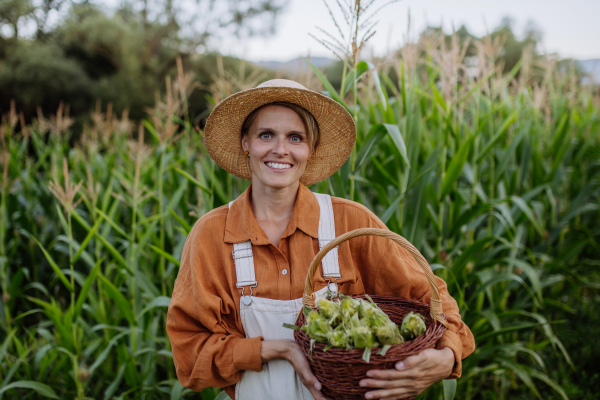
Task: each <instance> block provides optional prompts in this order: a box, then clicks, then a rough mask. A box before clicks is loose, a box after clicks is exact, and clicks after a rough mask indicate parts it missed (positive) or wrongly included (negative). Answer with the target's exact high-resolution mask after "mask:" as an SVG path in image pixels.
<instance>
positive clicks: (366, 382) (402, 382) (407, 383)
mask: <svg viewBox="0 0 600 400" xmlns="http://www.w3.org/2000/svg"><path fill="white" fill-rule="evenodd" d="M414 382H415V381H414V379H383V380H379V379H362V380H361V381H360V382H359V385H360V386H361V387H370V388H381V389H387V388H399V387H411V386H414Z"/></svg>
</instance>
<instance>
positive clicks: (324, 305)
mask: <svg viewBox="0 0 600 400" xmlns="http://www.w3.org/2000/svg"><path fill="white" fill-rule="evenodd" d="M318 306H319V314H321V315H322V316H323V317H325V318H327V319H328V320H329V324H330V325H334V324H335V323H336V322H339V321H337V320H338V319H341V316H342V311H341V305H340V303H339V302H337V301H331V300H327V299H326V298H322V299H320V300H319V302H318Z"/></svg>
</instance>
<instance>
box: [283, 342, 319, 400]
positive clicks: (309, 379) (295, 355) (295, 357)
mask: <svg viewBox="0 0 600 400" xmlns="http://www.w3.org/2000/svg"><path fill="white" fill-rule="evenodd" d="M289 362H290V363H291V364H292V367H294V370H295V371H296V374H298V377H299V378H300V381H301V382H302V384H303V385H304V386H305V387H306V388H307V389H308V391H309V392H310V394H312V395H313V397H314V398H315V400H327V399H326V398H325V396H323V394H322V393H321V383H320V382H319V380H318V379H317V377H316V376H315V375H314V374H313V373H312V370H311V369H310V364H309V363H308V360H307V359H306V356H305V355H304V352H303V351H302V350H301V349H300V348H299V347H297V346H295V347H293V350H292V353H291V355H290V358H289Z"/></svg>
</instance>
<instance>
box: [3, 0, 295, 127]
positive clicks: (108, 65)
mask: <svg viewBox="0 0 600 400" xmlns="http://www.w3.org/2000/svg"><path fill="white" fill-rule="evenodd" d="M29 1H30V0H0V16H1V17H0V18H2V19H0V25H2V24H4V25H9V26H11V27H13V30H14V32H15V34H14V36H13V37H12V38H11V39H10V42H11V43H9V41H8V40H4V39H3V38H2V37H0V87H1V88H2V90H0V110H4V109H8V107H9V104H10V101H11V100H12V99H15V100H16V102H17V107H18V109H19V110H21V111H23V112H24V113H25V115H26V117H27V116H32V115H35V114H36V108H37V107H38V106H41V107H42V109H43V111H44V112H45V113H50V112H54V111H55V110H56V109H57V107H58V104H59V102H60V101H61V100H62V101H65V102H66V103H69V104H70V106H71V112H72V113H73V114H74V115H75V116H77V115H80V116H87V113H88V111H89V110H91V109H92V108H94V104H95V103H96V100H100V101H101V102H102V103H103V104H106V103H108V102H110V103H113V106H114V110H115V111H117V112H120V111H122V110H123V109H125V108H128V109H130V111H131V112H130V116H131V117H132V118H141V117H143V116H144V109H145V108H146V107H148V106H151V105H152V104H153V103H154V98H155V96H154V95H155V92H156V91H157V90H160V89H162V88H163V87H164V82H165V77H166V76H167V75H169V74H173V73H174V71H175V69H176V61H175V60H176V58H177V57H178V56H181V57H182V58H183V60H184V62H185V63H186V68H187V69H188V70H190V69H191V70H192V71H193V70H194V68H195V66H196V68H197V69H198V70H203V69H202V68H201V67H200V66H199V65H197V64H198V62H202V61H198V60H202V58H198V57H196V56H197V55H198V54H199V53H206V52H207V49H210V48H211V47H215V45H216V44H217V43H218V38H219V37H220V35H223V34H225V33H227V34H237V35H240V36H242V35H243V36H249V35H267V34H270V33H272V32H273V29H274V26H275V25H274V23H273V19H274V18H276V16H277V15H278V13H279V12H280V11H281V9H282V8H283V6H284V5H285V3H286V2H287V0H220V1H216V0H195V3H192V4H193V7H192V8H191V9H189V4H188V3H185V2H183V0H158V1H156V2H154V1H153V2H150V1H148V0H133V1H130V2H125V3H123V4H122V5H121V6H120V7H119V8H118V9H116V10H114V11H113V12H110V13H109V12H106V11H104V10H103V9H101V8H100V7H98V6H95V5H94V4H92V3H90V2H82V3H79V4H78V3H65V1H66V0H40V1H41V2H40V3H39V5H38V6H37V7H33V8H32V7H31V6H30V3H29ZM13 6H14V7H13ZM17 6H18V7H17ZM15 7H16V9H15ZM53 11H58V15H60V16H61V18H60V19H59V20H58V22H57V23H55V24H54V25H53V24H50V23H49V21H50V20H53V19H54V18H49V14H50V13H51V12H53ZM23 18H28V19H29V20H30V21H33V22H34V23H35V24H36V25H37V29H36V30H35V34H31V37H25V38H23V37H19V36H18V31H17V30H16V29H17V27H18V24H19V21H21V20H22V19H23ZM265 19H267V21H268V22H266V23H265ZM32 32H33V31H32ZM36 54H37V56H36ZM24 71H28V72H29V74H25V73H24ZM201 81H202V79H201ZM200 105H201V107H202V106H205V105H206V101H205V100H204V99H201V103H200ZM196 106H198V105H196ZM197 111H198V112H202V111H203V109H199V110H197Z"/></svg>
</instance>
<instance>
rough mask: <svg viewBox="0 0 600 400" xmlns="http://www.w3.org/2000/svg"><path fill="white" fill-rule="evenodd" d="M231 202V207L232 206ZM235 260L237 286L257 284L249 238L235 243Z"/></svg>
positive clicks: (233, 253) (233, 254)
mask: <svg viewBox="0 0 600 400" xmlns="http://www.w3.org/2000/svg"><path fill="white" fill-rule="evenodd" d="M231 203H233V201H231V202H229V207H231ZM231 255H232V256H233V261H234V262H235V274H236V276H237V283H236V286H237V287H238V288H243V287H244V286H256V277H255V275H254V257H253V256H252V242H250V241H249V240H248V241H246V242H242V243H234V244H233V252H232V253H231Z"/></svg>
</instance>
